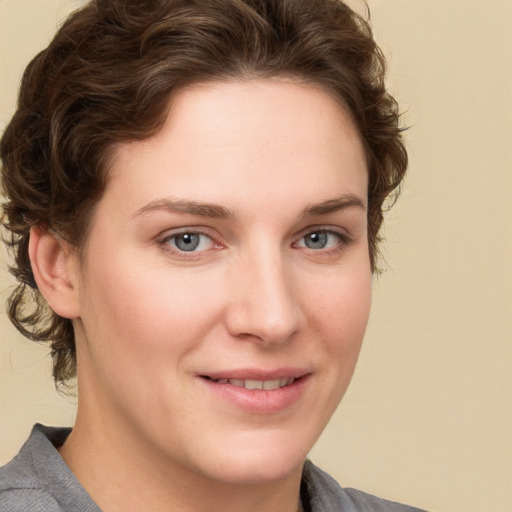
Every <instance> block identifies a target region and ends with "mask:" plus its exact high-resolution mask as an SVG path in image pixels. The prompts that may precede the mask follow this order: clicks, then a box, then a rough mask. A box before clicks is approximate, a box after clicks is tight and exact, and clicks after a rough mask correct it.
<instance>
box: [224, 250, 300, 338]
mask: <svg viewBox="0 0 512 512" xmlns="http://www.w3.org/2000/svg"><path fill="white" fill-rule="evenodd" d="M235 281H236V282H235V283H234V286H235V287H236V289H237V292H236V293H235V294H234V296H235V297H236V299H235V301H234V302H233V303H232V308H231V311H230V325H229V326H228V329H229V330H230V332H231V334H233V335H237V336H245V337H255V338H257V339H258V340H259V341H261V342H266V343H269V344H276V343H282V342H284V341H286V340H287V339H288V338H289V337H290V336H291V335H292V334H293V333H294V332H295V331H296V330H297V328H298V323H299V305H298V302H297V297H296V296H295V294H294V291H293V282H292V273H291V268H290V267H289V264H288V262H287V260H286V257H285V255H284V254H283V251H281V250H280V249H279V248H277V247H276V248H271V247H263V248H260V250H258V251H256V252H252V253H251V254H250V255H248V256H245V257H244V258H242V260H241V261H240V268H239V271H238V272H237V278H236V280H235Z"/></svg>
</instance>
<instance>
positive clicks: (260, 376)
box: [199, 367, 311, 381]
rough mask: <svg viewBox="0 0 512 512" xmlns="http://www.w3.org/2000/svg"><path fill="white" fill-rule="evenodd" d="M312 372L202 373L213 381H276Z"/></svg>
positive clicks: (253, 370) (239, 370)
mask: <svg viewBox="0 0 512 512" xmlns="http://www.w3.org/2000/svg"><path fill="white" fill-rule="evenodd" d="M309 373H311V371H309V370H307V369H305V368H294V367H288V368H276V369H273V370H268V369H259V368H236V369H232V370H220V371H214V372H204V373H200V374H199V375H200V376H201V377H208V378H210V379H212V380H219V379H241V380H262V381H263V380H274V379H282V378H285V377H286V378H290V377H293V378H294V379H299V378H300V377H304V376H305V375H308V374H309Z"/></svg>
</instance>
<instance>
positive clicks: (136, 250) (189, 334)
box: [1, 0, 417, 512]
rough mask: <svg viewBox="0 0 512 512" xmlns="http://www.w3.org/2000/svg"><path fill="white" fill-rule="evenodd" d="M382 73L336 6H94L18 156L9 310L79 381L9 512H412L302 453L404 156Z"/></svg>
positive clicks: (334, 401) (32, 85) (61, 58)
mask: <svg viewBox="0 0 512 512" xmlns="http://www.w3.org/2000/svg"><path fill="white" fill-rule="evenodd" d="M383 75H384V61H383V58H382V56H381V54H380V51H379V49H378V48H377V46H376V45H375V43H374V41H373V39H372V36H371V31H370V29H369V27H368V25H367V24H366V22H365V21H364V20H362V19H361V18H360V17H358V16H357V15H356V14H355V13H354V12H353V11H351V10H350V9H349V8H348V7H347V6H346V5H344V4H343V3H341V2H339V1H335V0H322V1H320V0H318V1H312V0H308V1H305V0H294V1H288V0H274V1H264V0H252V1H250V0H246V1H241V0H222V1H216V0H206V1H203V2H195V1H192V0H190V1H178V0H170V1H164V0H154V1H151V2H145V3H140V2H135V1H132V0H125V1H121V0H114V1H113V0H109V1H106V0H96V1H93V2H90V3H89V4H87V5H86V6H85V7H84V8H83V9H81V10H80V11H78V12H77V13H75V14H74V15H73V16H72V17H70V18H69V19H68V21H67V22H66V23H65V24H64V26H63V27H62V28H61V30H60V31H59V32H58V34H57V35H56V36H55V38H54V40H53V41H52V42H51V44H50V46H49V47H48V48H47V49H46V50H44V51H43V52H41V53H40V54H39V55H38V56H37V57H36V58H35V59H34V60H33V61H32V63H31V64H30V65H29V67H28V68H27V71H26V73H25V76H24V79H23V83H22V86H21V92H20V99H19V106H18V110H17V112H16V113H15V115H14V117H13V119H12V121H11V123H10V124H9V126H8V127H7V129H6V131H5V134H4V136H3V138H2V142H1V157H2V162H3V175H2V180H3V188H4V190H5V194H6V197H7V202H6V204H5V207H4V224H5V226H6V228H7V229H8V230H10V232H11V233H12V240H11V245H12V247H13V249H14V251H15V257H16V258H15V264H14V267H13V271H14V273H15V275H16V276H17V278H18V279H19V281H20V285H19V287H18V289H17V290H16V291H15V293H14V294H13V296H12V297H11V299H10V316H11V319H12V320H13V322H14V324H15V325H16V327H17V328H18V329H19V330H20V331H21V332H23V333H24V334H25V335H27V336H28V337H30V338H32V339H35V340H39V341H40V340H48V341H49V342H50V344H51V348H52V355H53V360H54V378H55V380H56V383H58V384H67V383H68V382H69V381H70V379H73V378H74V377H75V376H76V379H77V388H78V397H79V405H78V413H77V419H76V423H75V426H74V428H73V429H72V430H69V429H52V428H48V427H42V426H36V427H35V428H34V430H33V433H32V435H31V437H30V439H29V440H28V441H27V443H26V444H25V446H24V447H23V448H22V450H21V452H20V454H19V455H18V457H17V458H15V459H14V461H12V462H11V463H10V464H8V465H7V466H5V467H4V468H2V470H1V471H2V473H1V477H2V478H1V482H2V483H1V485H2V503H3V504H4V503H5V510H27V509H30V507H33V508H34V509H35V510H45V511H46V510H52V511H53V510H87V511H89V510H91V511H92V510H99V509H101V510H104V511H116V510H152V511H158V510H183V511H197V510H209V511H216V510H222V511H231V510H232V511H237V512H239V511H283V512H287V511H290V512H292V511H293V512H295V511H296V510H305V511H307V510H311V511H326V510H404V511H406V510H415V509H412V508H410V507H406V506H404V505H399V504H396V503H391V502H389V501H385V500H381V499H378V498H375V497H373V496H370V495H367V494H365V493H362V492H360V491H355V490H351V489H349V490H346V489H342V488H341V487H339V486H338V485H337V484H336V483H335V482H334V481H333V480H332V479H330V477H328V476H327V475H326V474H325V473H323V472H321V471H320V470H319V469H318V468H316V467H315V466H313V464H311V463H310V462H308V461H306V456H307V453H308V452H309V450H310V449H311V447H312V446H313V444H314V443H315V441H316V440H317V439H318V437H319V435H320V433H321V432H322V430H323V428H324V427H325V425H326V424H327V422H328V420H329V418H330V416H331V415H332V413H333V412H334V410H335V409H336V407H337V405H338V403H339V402H340V400H341V398H342V397H343V394H344V392H345V390H346V388H347V386H348V384H349V381H350V378H351V376H352V373H353V371H354V367H355V364H356V361H357V356H358V353H359V349H360V346H361V342H362V339H363V334H364V330H365V327H366V322H367V319H368V314H369V309H370V298H371V277H372V273H373V272H374V271H375V270H376V265H377V242H378V232H379V228H380V226H381V223H382V204H383V201H384V200H385V198H386V197H387V196H388V195H389V194H390V193H391V192H392V191H393V190H395V189H396V187H397V186H398V185H399V183H400V181H401V179H402V178H403V174H404V172H405V168H406V163H407V158H406V153H405V149H404V146H403V143H402V140H401V137H400V128H399V126H398V113H397V107H396V104H395V102H394V100H393V99H392V98H391V97H390V96H389V95H388V94H387V93H386V91H385V88H384V85H383V79H384V76H383ZM30 300H32V301H34V303H35V306H34V307H35V311H31V310H29V311H30V312H28V313H27V310H26V305H27V304H28V303H29V301H30ZM416 510H417V509H416Z"/></svg>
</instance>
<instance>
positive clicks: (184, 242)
mask: <svg viewBox="0 0 512 512" xmlns="http://www.w3.org/2000/svg"><path fill="white" fill-rule="evenodd" d="M198 245H199V235H197V234H194V233H185V234H183V235H180V236H178V237H177V238H176V247H177V248H178V249H180V250H182V251H193V250H194V249H196V248H197V246H198Z"/></svg>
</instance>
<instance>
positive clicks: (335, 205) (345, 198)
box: [302, 194, 366, 219]
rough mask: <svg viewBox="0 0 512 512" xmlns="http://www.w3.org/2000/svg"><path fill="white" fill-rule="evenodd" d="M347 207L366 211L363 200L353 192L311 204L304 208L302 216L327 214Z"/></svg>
mask: <svg viewBox="0 0 512 512" xmlns="http://www.w3.org/2000/svg"><path fill="white" fill-rule="evenodd" d="M347 208H358V209H361V210H363V211H366V204H365V202H364V201H363V200H362V199H361V198H360V197H359V196H356V195H354V194H343V195H341V196H338V197H336V198H335V199H327V200H326V201H322V202H321V203H317V204H311V205H309V206H307V207H306V208H305V209H304V212H303V213H302V218H303V219H304V218H308V217H315V216H319V215H328V214H329V213H335V212H337V211H340V210H346V209H347Z"/></svg>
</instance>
